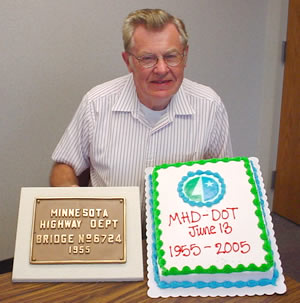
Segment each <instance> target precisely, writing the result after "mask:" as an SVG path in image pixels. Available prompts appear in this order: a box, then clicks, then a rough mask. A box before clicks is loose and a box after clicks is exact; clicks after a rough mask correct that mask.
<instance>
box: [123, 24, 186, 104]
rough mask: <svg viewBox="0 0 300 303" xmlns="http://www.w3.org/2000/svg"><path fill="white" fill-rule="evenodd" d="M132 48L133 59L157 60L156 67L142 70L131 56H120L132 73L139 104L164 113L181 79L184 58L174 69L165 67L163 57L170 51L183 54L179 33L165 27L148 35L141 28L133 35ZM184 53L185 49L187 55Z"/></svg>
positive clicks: (173, 26)
mask: <svg viewBox="0 0 300 303" xmlns="http://www.w3.org/2000/svg"><path fill="white" fill-rule="evenodd" d="M132 45H133V47H132V49H131V50H130V52H131V53H132V54H133V55H135V56H136V57H141V56H143V55H147V54H154V55H156V56H157V57H159V60H158V62H157V64H156V65H155V66H153V67H151V68H145V67H144V66H142V65H141V64H140V63H139V62H138V60H137V59H136V58H135V57H134V56H130V54H128V53H126V52H124V53H123V54H122V56H123V59H124V61H125V62H126V64H127V67H128V70H129V72H132V73H133V79H134V83H135V86H136V91H137V95H138V97H139V99H140V101H141V102H142V103H143V104H144V105H146V106H147V107H149V108H151V109H154V110H161V109H164V108H165V107H166V106H167V105H168V104H169V102H170V100H171V98H172V96H173V95H174V94H175V93H176V92H177V91H178V89H179V87H180V85H181V83H182V80H183V76H184V68H185V62H186V57H184V58H183V60H182V62H181V63H179V64H178V65H177V66H173V67H170V66H168V65H167V64H166V63H165V61H164V60H163V58H162V56H163V55H165V54H167V53H170V52H173V51H177V52H178V53H180V54H183V52H184V49H183V45H182V43H181V42H180V38H179V33H178V31H177V29H176V27H175V25H173V24H168V25H166V26H165V27H164V28H163V29H162V30H159V31H148V30H147V29H146V28H145V27H144V26H142V25H140V26H138V27H137V28H136V30H135V32H134V34H133V38H132ZM187 51H188V49H187V48H186V49H185V53H186V54H187Z"/></svg>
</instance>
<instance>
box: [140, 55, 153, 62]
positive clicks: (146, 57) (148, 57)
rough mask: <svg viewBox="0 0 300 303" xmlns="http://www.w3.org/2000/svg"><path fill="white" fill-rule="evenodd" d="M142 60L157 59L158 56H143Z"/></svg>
mask: <svg viewBox="0 0 300 303" xmlns="http://www.w3.org/2000/svg"><path fill="white" fill-rule="evenodd" d="M141 59H142V61H144V62H147V61H155V60H156V57H155V56H143V57H142V58H141Z"/></svg>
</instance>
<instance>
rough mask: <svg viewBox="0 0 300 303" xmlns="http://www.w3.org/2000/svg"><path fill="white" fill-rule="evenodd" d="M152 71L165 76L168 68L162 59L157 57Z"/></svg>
mask: <svg viewBox="0 0 300 303" xmlns="http://www.w3.org/2000/svg"><path fill="white" fill-rule="evenodd" d="M154 71H155V72H156V73H159V74H165V73H167V72H168V71H169V66H168V65H167V63H166V62H165V60H164V58H163V57H159V58H158V60H157V63H156V65H155V68H154Z"/></svg>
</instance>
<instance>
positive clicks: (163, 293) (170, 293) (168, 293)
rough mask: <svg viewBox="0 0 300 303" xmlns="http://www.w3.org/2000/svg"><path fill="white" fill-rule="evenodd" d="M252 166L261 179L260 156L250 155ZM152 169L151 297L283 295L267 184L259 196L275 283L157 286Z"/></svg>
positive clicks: (148, 207)
mask: <svg viewBox="0 0 300 303" xmlns="http://www.w3.org/2000/svg"><path fill="white" fill-rule="evenodd" d="M250 160H251V162H252V165H253V166H254V167H255V169H256V171H257V177H258V179H259V180H260V181H261V184H262V185H263V182H262V176H261V172H260V170H259V164H258V159H256V158H250ZM152 171H153V168H148V169H147V170H146V190H145V192H146V217H147V219H146V227H147V231H146V235H147V268H148V287H149V289H148V296H149V297H152V298H157V297H178V296H182V297H186V296H201V297H207V296H211V297H215V296H221V297H223V296H246V295H247V296H254V295H272V294H275V293H278V294H283V293H284V292H286V286H285V284H284V276H283V272H282V267H281V261H280V256H279V253H278V247H277V245H276V239H275V235H274V230H273V224H272V219H271V216H270V210H269V207H268V202H267V197H266V192H265V189H264V187H262V188H261V193H260V199H261V200H262V201H263V203H262V206H263V212H264V215H265V222H266V226H267V228H268V231H269V239H270V242H271V246H272V250H273V254H274V255H273V257H274V262H275V264H276V265H275V266H276V270H277V274H278V278H277V280H276V285H266V286H255V287H241V288H238V287H230V288H224V287H216V288H209V287H203V288H196V287H189V288H183V287H177V288H164V289H162V288H160V287H158V285H157V283H156V282H155V279H157V276H155V269H154V268H155V267H154V266H155V265H154V264H153V262H152V252H153V249H155V245H154V242H153V220H152V214H151V207H152V206H151V196H150V182H149V176H150V175H151V173H152Z"/></svg>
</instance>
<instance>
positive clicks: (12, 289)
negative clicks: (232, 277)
mask: <svg viewBox="0 0 300 303" xmlns="http://www.w3.org/2000/svg"><path fill="white" fill-rule="evenodd" d="M11 275H12V274H11V273H6V274H2V275H0V302H1V303H2V302H3V303H4V302H5V303H9V302H13V303H16V302H18V303H26V302H30V303H32V302H39V303H44V302H45V303H46V302H49V303H53V302H64V303H68V302H72V303H74V302H78V303H82V302H84V303H86V302H88V303H91V302H101V303H102V302H103V303H106V302H107V303H108V302H118V303H119V302H120V303H131V302H133V303H144V302H168V303H171V302H176V303H180V302H183V303H190V302H199V301H201V303H206V302H216V303H221V302H222V303H223V302H229V303H238V302H245V297H223V298H221V297H216V298H211V297H206V298H200V297H186V298H182V297H179V298H157V299H153V298H149V297H148V296H147V289H148V287H147V279H146V278H145V279H144V281H140V282H101V283H100V282H99V283H12V281H11ZM285 279H286V285H287V292H286V293H285V294H284V295H272V296H254V297H247V300H246V302H247V303H248V302H249V303H253V302H255V303H257V302H264V303H267V302H272V303H286V302H300V283H299V282H297V281H296V280H294V279H292V278H290V277H288V276H286V277H285Z"/></svg>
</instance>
